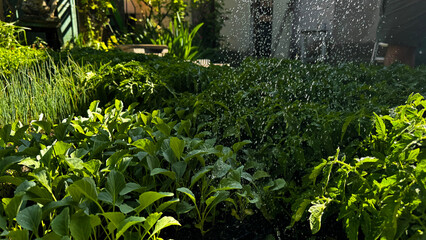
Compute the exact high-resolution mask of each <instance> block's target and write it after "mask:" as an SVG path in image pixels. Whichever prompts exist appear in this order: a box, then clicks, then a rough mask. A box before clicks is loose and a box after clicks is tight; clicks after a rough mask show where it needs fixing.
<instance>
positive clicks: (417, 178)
mask: <svg viewBox="0 0 426 240" xmlns="http://www.w3.org/2000/svg"><path fill="white" fill-rule="evenodd" d="M425 110H426V101H425V100H424V98H423V97H422V96H421V95H419V94H415V95H411V96H410V97H409V98H408V101H407V103H406V105H401V106H399V107H397V108H395V109H394V110H393V111H392V112H391V114H390V115H384V116H380V117H379V116H378V115H375V125H374V126H375V127H374V129H373V131H372V133H371V135H369V137H368V138H367V139H365V141H364V142H363V143H362V144H361V146H360V147H361V148H362V150H361V151H360V152H361V153H360V154H359V155H358V156H357V157H355V158H353V157H347V156H345V155H342V154H339V151H337V153H336V155H335V156H334V157H330V158H328V160H323V161H322V162H321V163H320V164H319V165H317V166H316V167H315V168H314V169H313V171H312V172H311V173H310V175H309V181H310V182H311V183H310V186H311V190H309V192H310V196H309V195H305V196H303V198H302V199H300V200H299V201H298V204H295V207H294V209H295V212H296V213H295V215H294V216H293V219H294V221H298V220H300V219H301V216H302V213H303V212H304V211H305V209H306V208H308V206H309V205H311V206H310V207H309V213H310V216H309V221H310V226H311V229H312V232H313V233H316V232H318V231H319V230H320V228H321V221H322V216H323V214H324V212H329V213H328V216H336V215H337V216H338V220H339V221H340V222H341V223H342V225H343V227H344V228H345V230H346V233H347V237H348V238H349V239H358V238H361V236H362V238H365V239H378V238H380V239H423V238H424V232H425V231H426V227H425V224H424V223H425V221H426V209H425V206H426V202H425V201H426V200H425V196H426V195H425V194H426V192H425V191H426V181H425V179H426V178H425V177H426V165H425V163H426V162H425V154H426V153H425V152H424V147H423V145H424V140H425V135H426V131H425V119H424V116H425V114H424V112H425ZM330 212H334V213H336V214H335V215H333V214H330Z"/></svg>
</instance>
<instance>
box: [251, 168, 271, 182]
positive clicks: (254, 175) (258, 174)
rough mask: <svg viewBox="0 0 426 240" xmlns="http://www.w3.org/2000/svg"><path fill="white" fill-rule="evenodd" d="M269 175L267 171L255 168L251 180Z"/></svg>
mask: <svg viewBox="0 0 426 240" xmlns="http://www.w3.org/2000/svg"><path fill="white" fill-rule="evenodd" d="M267 177H270V175H269V173H267V172H265V171H263V170H257V171H256V172H255V173H254V174H253V180H258V179H261V178H267Z"/></svg>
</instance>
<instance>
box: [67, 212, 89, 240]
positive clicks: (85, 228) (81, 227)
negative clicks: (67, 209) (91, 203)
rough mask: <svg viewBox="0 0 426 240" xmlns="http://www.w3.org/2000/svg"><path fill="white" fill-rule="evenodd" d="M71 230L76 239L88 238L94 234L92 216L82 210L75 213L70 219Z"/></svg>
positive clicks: (85, 239) (84, 239) (86, 239)
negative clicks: (91, 223)
mask: <svg viewBox="0 0 426 240" xmlns="http://www.w3.org/2000/svg"><path fill="white" fill-rule="evenodd" d="M70 231H71V236H72V237H73V238H74V239H75V240H88V239H89V238H90V235H91V234H92V226H91V225H90V217H89V216H87V215H86V214H84V213H83V212H82V211H80V212H78V213H75V214H73V215H72V216H71V221H70Z"/></svg>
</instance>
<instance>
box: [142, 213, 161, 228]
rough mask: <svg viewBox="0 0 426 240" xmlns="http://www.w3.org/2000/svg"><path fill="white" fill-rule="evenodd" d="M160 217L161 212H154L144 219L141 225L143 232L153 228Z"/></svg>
mask: <svg viewBox="0 0 426 240" xmlns="http://www.w3.org/2000/svg"><path fill="white" fill-rule="evenodd" d="M161 215H162V213H161V212H154V213H151V214H149V216H148V217H147V218H146V221H145V222H144V223H143V225H142V226H143V228H144V229H145V232H148V231H150V230H151V228H152V227H154V225H155V223H156V222H157V221H158V219H160V217H161Z"/></svg>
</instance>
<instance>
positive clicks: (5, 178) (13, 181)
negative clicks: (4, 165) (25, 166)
mask: <svg viewBox="0 0 426 240" xmlns="http://www.w3.org/2000/svg"><path fill="white" fill-rule="evenodd" d="M23 182H24V179H23V178H19V177H16V176H8V175H6V176H1V177H0V183H9V184H13V185H15V186H19V185H20V184H21V183H23Z"/></svg>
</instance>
